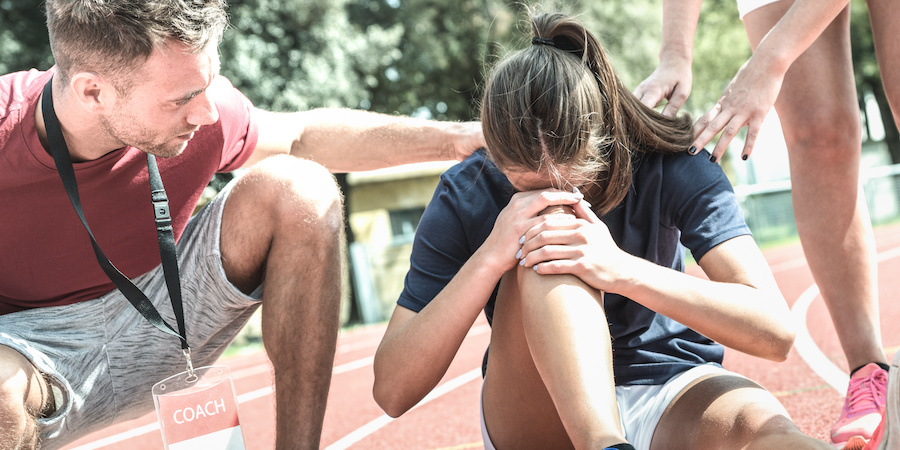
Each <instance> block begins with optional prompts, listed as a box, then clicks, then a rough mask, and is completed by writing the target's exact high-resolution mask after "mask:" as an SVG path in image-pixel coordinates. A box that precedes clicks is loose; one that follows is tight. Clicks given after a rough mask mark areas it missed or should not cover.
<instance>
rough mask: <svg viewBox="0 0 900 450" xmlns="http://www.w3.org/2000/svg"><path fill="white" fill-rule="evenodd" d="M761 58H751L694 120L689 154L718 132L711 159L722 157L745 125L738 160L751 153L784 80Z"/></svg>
mask: <svg viewBox="0 0 900 450" xmlns="http://www.w3.org/2000/svg"><path fill="white" fill-rule="evenodd" d="M754 58H757V59H754ZM762 60H763V57H762V56H757V55H754V57H751V58H750V60H749V61H747V63H745V64H744V66H743V67H741V70H739V71H738V73H737V75H735V77H734V79H733V80H731V83H729V84H728V87H727V88H725V92H724V93H723V94H722V97H721V98H720V99H719V101H718V103H716V105H715V106H713V108H712V109H710V110H709V111H707V113H706V114H704V115H703V116H702V117H700V119H698V120H697V123H696V124H695V125H694V143H693V144H692V146H691V150H692V152H693V153H692V154H696V153H697V151H698V150H699V149H701V148H703V147H705V146H706V144H708V143H709V142H710V141H712V140H713V138H715V137H716V135H717V134H719V133H720V132H721V133H722V134H721V136H719V141H718V142H717V143H716V147H715V149H713V151H712V152H710V153H712V156H711V157H710V161H713V162H716V161H719V160H721V159H722V154H724V153H725V150H726V149H727V148H728V144H729V143H731V140H732V139H734V137H735V136H737V133H738V131H740V129H741V128H743V127H745V126H746V127H747V138H746V140H745V141H744V149H743V150H742V151H741V159H747V158H749V157H750V154H751V153H753V146H754V145H755V144H756V138H757V137H758V136H759V130H760V128H761V127H762V123H763V120H765V118H766V115H767V114H768V113H769V110H771V109H772V105H774V104H775V99H776V98H777V97H778V92H779V91H780V90H781V83H782V81H783V80H784V73H783V72H781V71H779V70H774V69H771V68H770V67H768V66H766V65H765V63H764V62H759V61H762Z"/></svg>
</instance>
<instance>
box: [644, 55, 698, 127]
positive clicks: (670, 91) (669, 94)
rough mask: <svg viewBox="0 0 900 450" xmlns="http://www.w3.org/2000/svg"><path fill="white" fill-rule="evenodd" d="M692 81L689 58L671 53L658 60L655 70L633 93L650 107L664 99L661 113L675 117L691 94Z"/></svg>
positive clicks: (655, 105)
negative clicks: (664, 104) (664, 103)
mask: <svg viewBox="0 0 900 450" xmlns="http://www.w3.org/2000/svg"><path fill="white" fill-rule="evenodd" d="M692 82H693V74H692V73H691V60H690V59H689V58H682V57H679V56H675V55H673V56H671V57H667V58H665V59H663V60H662V61H660V64H659V66H658V67H657V68H656V70H654V71H653V73H651V74H650V76H649V77H647V79H646V80H644V81H642V82H641V84H639V85H638V87H637V88H636V89H635V90H634V95H635V97H637V98H638V100H640V101H641V103H643V104H644V105H646V106H647V107H648V108H651V109H652V108H656V107H657V106H659V105H660V104H661V103H662V101H663V100H666V106H665V107H664V108H663V110H662V115H664V116H667V117H675V114H676V113H677V112H678V110H679V109H681V107H682V106H684V102H685V101H687V98H688V96H689V95H690V94H691V83H692Z"/></svg>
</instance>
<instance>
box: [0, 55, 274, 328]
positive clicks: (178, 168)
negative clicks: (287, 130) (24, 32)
mask: <svg viewBox="0 0 900 450" xmlns="http://www.w3.org/2000/svg"><path fill="white" fill-rule="evenodd" d="M51 75H52V71H51V72H39V71H36V70H31V71H28V72H17V73H12V74H8V75H4V76H2V77H0V314H7V313H10V312H14V311H19V310H23V309H28V308H37V307H44V306H55V305H65V304H70V303H76V302H80V301H84V300H89V299H92V298H97V297H99V296H101V295H103V294H105V293H107V292H109V291H111V290H113V289H114V288H115V286H114V285H113V284H112V282H110V281H109V279H108V278H107V277H106V274H104V273H103V271H102V270H101V269H100V266H99V265H98V264H97V259H96V257H95V256H94V252H93V250H92V247H91V243H90V238H89V237H88V234H87V231H85V229H84V227H83V226H82V224H81V221H80V220H79V219H78V216H77V215H76V214H75V209H74V208H73V207H72V204H71V203H70V202H69V198H68V196H67V195H66V192H65V189H64V188H63V184H62V181H60V178H59V174H58V173H57V171H56V165H55V164H54V162H53V158H52V157H51V156H50V154H49V153H47V151H46V150H45V149H44V147H43V146H42V145H41V142H40V140H39V139H38V134H37V131H36V128H35V122H34V113H35V108H36V107H37V101H38V98H39V96H40V94H41V90H42V89H43V87H44V84H45V83H46V82H47V80H48V79H49V78H50V76H51ZM209 92H210V95H211V96H212V98H213V99H214V101H215V104H216V106H217V108H218V110H219V121H218V122H216V123H215V124H212V125H208V126H204V127H202V128H200V130H199V131H197V132H196V134H195V135H194V138H193V139H191V141H190V142H189V143H188V145H187V148H186V149H185V150H184V152H183V153H182V154H181V155H179V156H177V157H174V158H158V159H157V162H158V165H159V170H160V174H161V176H162V179H163V183H164V184H165V187H166V192H167V194H168V197H169V208H170V214H171V216H172V221H173V226H174V228H175V238H176V240H177V239H178V238H179V237H180V236H181V233H182V232H183V231H184V228H185V226H186V225H187V221H188V219H189V218H190V216H191V213H192V211H193V209H194V206H195V205H196V204H197V201H198V199H199V198H200V194H201V192H202V191H203V189H204V188H205V187H206V186H207V184H208V183H209V180H210V178H211V177H212V175H213V174H214V173H216V172H228V171H231V170H234V169H236V168H238V167H240V166H241V165H242V164H243V163H244V162H246V161H247V159H248V158H249V157H250V155H251V153H252V152H253V148H254V147H255V146H256V140H257V133H258V129H257V125H256V123H255V122H254V121H253V120H252V118H251V109H252V105H251V103H250V101H249V100H247V98H246V97H244V96H243V95H242V94H241V93H240V92H238V91H237V89H235V88H234V87H233V86H232V85H231V83H230V82H229V81H228V80H227V79H225V78H223V77H217V78H216V80H215V81H214V82H213V84H212V85H211V86H210V90H209ZM74 166H75V176H76V179H77V180H78V190H79V193H80V197H81V203H82V207H83V208H84V214H85V217H86V218H87V221H88V225H90V227H91V230H92V231H93V233H94V236H95V237H96V238H97V242H98V243H99V244H100V248H102V249H103V252H104V253H106V256H107V257H108V258H109V259H110V261H111V262H112V263H113V264H114V265H115V266H116V267H118V268H119V270H120V271H122V273H124V274H125V275H126V276H128V277H131V278H134V277H136V276H138V275H141V274H144V273H146V272H148V271H150V270H151V269H153V268H154V267H156V266H158V265H159V264H160V257H159V246H158V244H157V238H156V226H155V223H154V220H153V208H152V207H151V203H150V187H149V186H150V183H149V179H148V177H147V157H146V154H145V153H144V152H142V151H140V150H137V149H135V148H132V147H125V148H122V149H119V150H116V151H114V152H111V153H109V154H107V155H105V156H103V157H102V158H100V159H97V160H95V161H87V162H83V163H75V164H74Z"/></svg>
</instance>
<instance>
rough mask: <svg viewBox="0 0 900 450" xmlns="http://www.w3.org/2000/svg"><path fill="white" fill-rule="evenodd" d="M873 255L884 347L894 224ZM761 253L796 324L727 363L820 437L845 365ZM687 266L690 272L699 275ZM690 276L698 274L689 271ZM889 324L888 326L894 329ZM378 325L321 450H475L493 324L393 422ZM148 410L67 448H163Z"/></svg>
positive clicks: (269, 432)
mask: <svg viewBox="0 0 900 450" xmlns="http://www.w3.org/2000/svg"><path fill="white" fill-rule="evenodd" d="M875 234H876V241H877V245H878V253H879V289H880V292H881V324H882V334H883V337H884V344H885V351H886V352H887V354H888V356H889V357H890V356H892V355H893V354H894V352H896V351H897V350H898V346H900V326H898V325H896V324H897V323H900V322H898V318H900V301H897V300H896V297H895V293H897V292H900V277H898V274H900V225H893V226H889V227H883V228H879V229H877V230H876V233H875ZM766 258H767V259H768V261H769V264H770V265H771V266H772V270H773V272H774V273H775V276H776V278H777V279H778V282H779V285H780V286H781V289H782V292H783V293H784V295H785V298H787V299H788V302H789V303H790V304H791V307H792V310H793V311H794V314H795V317H796V318H797V320H798V324H800V326H801V329H800V333H799V335H798V338H797V342H796V345H795V347H794V350H792V351H791V354H790V356H789V357H788V360H787V361H785V362H784V363H780V364H779V363H773V362H769V361H766V360H762V359H758V358H754V357H751V356H747V355H744V354H742V353H739V352H736V351H728V352H727V353H726V357H725V366H726V367H727V368H729V369H731V370H734V371H737V372H741V373H743V374H745V375H747V376H749V377H750V378H753V379H755V380H756V381H758V382H760V383H761V384H762V385H763V386H765V387H766V388H768V389H769V390H770V391H772V392H774V393H775V395H776V396H778V397H779V398H780V399H781V401H782V402H783V403H784V404H785V406H786V407H787V409H788V411H789V412H790V413H791V415H792V416H793V417H794V419H795V420H796V421H797V423H798V424H799V425H800V427H801V429H803V431H804V432H806V433H807V434H810V435H812V436H815V437H818V438H821V439H826V438H827V435H828V429H829V427H830V426H831V422H832V420H833V419H834V418H836V417H837V414H838V413H839V412H840V409H841V404H842V401H843V400H842V399H843V391H844V389H846V385H847V375H846V373H847V369H848V368H847V364H846V361H845V359H844V357H843V355H842V352H841V349H840V346H839V344H838V341H837V338H836V337H835V334H834V328H833V326H832V324H831V320H830V317H829V315H828V311H827V310H826V309H825V306H824V304H823V302H822V299H821V297H819V296H818V289H817V287H816V286H815V284H814V283H813V281H812V276H811V275H810V273H809V269H808V268H807V266H806V261H805V259H804V258H803V253H802V251H801V249H800V247H799V245H791V246H786V247H781V248H777V249H773V250H769V251H767V252H766ZM696 270H697V268H696V267H693V268H690V269H689V272H690V271H696ZM694 273H696V272H694ZM892 324H893V325H892ZM383 331H384V325H373V326H368V327H364V328H360V329H355V330H353V331H350V332H346V333H343V334H342V335H341V336H340V339H339V341H338V351H337V355H336V357H335V365H334V376H333V379H332V385H331V391H330V393H329V398H328V409H327V412H326V414H325V426H324V431H323V434H322V447H323V448H327V449H345V448H352V449H413V448H415V449H443V450H450V449H453V450H456V449H479V448H483V447H482V444H481V431H480V428H479V418H478V395H479V392H480V389H481V373H480V364H481V358H482V355H483V352H484V349H485V347H486V346H487V344H488V341H489V337H490V330H489V328H488V326H487V323H486V321H485V320H484V318H483V317H482V318H481V319H479V321H477V322H476V323H475V325H474V326H473V327H472V329H471V330H470V332H469V335H468V337H467V339H466V341H465V342H464V343H463V345H462V347H461V349H460V351H459V353H458V354H457V357H456V359H455V360H454V361H453V364H452V365H451V366H450V369H449V371H448V373H447V375H446V376H445V377H444V379H443V380H442V381H441V384H439V385H438V387H437V388H436V389H435V391H434V392H433V393H432V394H431V395H430V396H429V397H427V398H426V399H425V400H423V401H422V402H421V403H420V404H419V405H418V406H417V407H416V408H415V409H413V410H411V411H409V412H407V413H406V414H405V415H403V416H402V417H400V418H398V419H394V420H392V419H390V418H389V417H387V416H385V415H384V413H383V412H382V411H381V410H380V409H379V408H378V406H377V405H376V404H375V401H374V400H373V399H372V395H371V391H372V382H373V373H372V357H373V355H374V352H375V348H376V347H377V346H378V342H379V340H380V338H381V335H382V333H383ZM222 363H224V364H227V365H229V366H230V367H231V370H232V374H233V376H234V378H235V384H236V389H237V391H238V401H239V402H240V408H241V411H240V412H241V420H242V428H243V430H244V433H245V436H246V437H247V440H248V448H249V449H253V450H255V449H271V448H273V447H274V442H275V438H274V422H273V418H274V401H273V396H272V388H271V379H272V378H271V367H270V366H269V363H268V361H267V359H266V357H265V355H264V354H262V353H255V354H251V355H247V356H240V357H232V358H228V359H226V360H223V361H222ZM160 448H162V439H161V437H160V434H159V429H158V428H157V426H156V416H155V413H150V414H148V415H146V416H144V417H142V418H139V419H136V420H133V421H129V422H125V423H121V424H119V425H116V426H113V427H110V428H108V429H106V430H103V431H102V432H99V433H95V434H93V435H90V436H88V437H85V438H83V439H80V440H78V441H77V442H75V443H73V444H71V445H69V446H67V447H65V449H66V450H76V449H77V450H88V449H106V450H112V449H127V450H142V449H160Z"/></svg>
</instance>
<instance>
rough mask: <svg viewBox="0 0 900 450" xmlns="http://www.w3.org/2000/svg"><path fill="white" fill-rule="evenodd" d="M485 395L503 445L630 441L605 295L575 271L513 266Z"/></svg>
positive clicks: (491, 427)
mask: <svg viewBox="0 0 900 450" xmlns="http://www.w3.org/2000/svg"><path fill="white" fill-rule="evenodd" d="M483 402H484V416H485V423H486V426H487V430H488V433H489V435H490V437H491V441H492V442H493V443H494V444H495V445H496V446H497V448H500V449H505V448H515V449H526V448H541V449H546V448H568V447H573V446H574V447H575V448H604V447H606V446H608V445H613V444H617V443H621V442H624V435H623V432H622V430H621V428H620V423H619V415H618V410H617V408H616V396H615V387H614V382H613V373H612V350H611V345H610V337H609V329H608V326H607V321H606V315H605V313H604V312H603V306H602V294H601V293H600V292H597V291H594V290H593V289H590V288H589V287H587V286H586V285H585V284H584V283H582V282H581V281H580V280H578V279H577V278H576V277H573V276H564V275H551V276H541V275H538V274H536V273H534V272H533V271H532V270H530V269H522V268H520V269H518V270H512V271H510V272H509V273H507V274H506V275H505V276H504V277H503V280H502V281H501V284H500V293H499V295H498V298H497V304H496V307H495V309H494V319H493V327H492V336H491V346H490V355H489V358H488V368H487V375H486V377H485V381H484V394H483Z"/></svg>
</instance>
